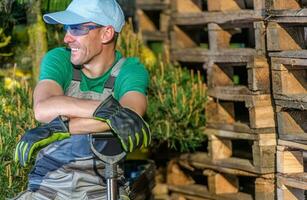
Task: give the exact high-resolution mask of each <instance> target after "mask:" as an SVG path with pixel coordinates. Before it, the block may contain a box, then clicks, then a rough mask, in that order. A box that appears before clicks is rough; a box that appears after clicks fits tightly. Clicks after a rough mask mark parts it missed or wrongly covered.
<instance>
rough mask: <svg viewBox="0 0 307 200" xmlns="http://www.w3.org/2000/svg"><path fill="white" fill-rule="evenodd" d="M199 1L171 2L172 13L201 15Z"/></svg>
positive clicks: (179, 0) (200, 2) (180, 0)
mask: <svg viewBox="0 0 307 200" xmlns="http://www.w3.org/2000/svg"><path fill="white" fill-rule="evenodd" d="M203 3H204V2H202V1H201V0H194V1H193V0H172V2H171V9H172V12H173V13H201V12H202V11H203V10H202V4H203Z"/></svg>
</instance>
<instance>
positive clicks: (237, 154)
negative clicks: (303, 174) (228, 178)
mask: <svg viewBox="0 0 307 200" xmlns="http://www.w3.org/2000/svg"><path fill="white" fill-rule="evenodd" d="M205 134H206V135H207V136H208V139H209V142H208V147H207V149H203V152H197V153H192V154H185V155H183V156H181V161H182V162H185V163H187V164H188V165H191V166H193V167H195V168H198V169H202V170H204V169H213V170H218V171H220V172H223V173H228V174H233V175H237V176H259V174H270V173H274V172H275V153H276V150H275V149H276V135H275V133H267V134H258V135H252V134H248V133H238V132H233V131H223V130H218V129H206V130H205ZM206 150H207V152H206Z"/></svg>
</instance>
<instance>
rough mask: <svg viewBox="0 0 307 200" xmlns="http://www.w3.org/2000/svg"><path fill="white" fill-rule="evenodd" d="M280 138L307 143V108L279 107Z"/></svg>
mask: <svg viewBox="0 0 307 200" xmlns="http://www.w3.org/2000/svg"><path fill="white" fill-rule="evenodd" d="M277 123H278V135H279V138H281V139H285V140H289V141H296V140H300V142H301V143H302V144H307V109H306V108H305V110H299V109H291V108H283V107H280V106H278V107H277Z"/></svg>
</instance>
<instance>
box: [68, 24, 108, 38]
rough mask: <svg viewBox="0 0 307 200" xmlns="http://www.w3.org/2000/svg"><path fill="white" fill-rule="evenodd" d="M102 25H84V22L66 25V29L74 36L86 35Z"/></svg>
mask: <svg viewBox="0 0 307 200" xmlns="http://www.w3.org/2000/svg"><path fill="white" fill-rule="evenodd" d="M101 27H102V26H101V25H83V24H74V25H64V27H63V28H64V31H66V32H67V31H68V32H69V33H70V34H71V35H73V36H81V35H86V34H88V32H90V30H93V29H96V28H101Z"/></svg>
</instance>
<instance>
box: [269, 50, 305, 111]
mask: <svg viewBox="0 0 307 200" xmlns="http://www.w3.org/2000/svg"><path fill="white" fill-rule="evenodd" d="M305 53H307V52H306V51H294V52H287V53H284V54H271V56H272V57H271V63H272V83H273V95H274V98H275V99H276V100H282V101H287V100H288V101H289V104H292V105H293V106H295V105H294V104H301V106H300V107H301V109H304V107H307V59H306V58H304V57H305ZM285 107H287V106H285ZM290 107H291V105H290ZM295 108H298V109H300V108H299V107H298V106H296V107H295Z"/></svg>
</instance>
